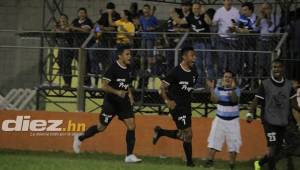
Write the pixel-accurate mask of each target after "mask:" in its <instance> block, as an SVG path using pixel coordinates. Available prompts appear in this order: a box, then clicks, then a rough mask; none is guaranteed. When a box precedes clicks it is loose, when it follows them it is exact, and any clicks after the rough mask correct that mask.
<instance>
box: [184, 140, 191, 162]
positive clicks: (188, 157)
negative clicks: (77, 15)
mask: <svg viewBox="0 0 300 170" xmlns="http://www.w3.org/2000/svg"><path fill="white" fill-rule="evenodd" d="M183 149H184V152H185V156H186V161H187V162H188V163H191V162H193V159H192V143H190V142H189V143H188V142H183Z"/></svg>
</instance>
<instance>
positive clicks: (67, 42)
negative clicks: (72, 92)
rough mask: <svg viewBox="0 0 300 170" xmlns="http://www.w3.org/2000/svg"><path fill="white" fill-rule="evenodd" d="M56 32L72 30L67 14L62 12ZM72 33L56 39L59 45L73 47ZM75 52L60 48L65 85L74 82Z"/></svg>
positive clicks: (60, 65) (68, 85)
mask: <svg viewBox="0 0 300 170" xmlns="http://www.w3.org/2000/svg"><path fill="white" fill-rule="evenodd" d="M54 31H55V32H62V33H68V32H70V24H69V18H68V16H67V15H65V14H61V15H60V17H59V22H58V23H57V25H56V26H55V28H54ZM68 36H70V34H67V35H59V36H58V37H57V38H56V40H57V44H58V46H59V47H72V45H73V41H72V38H71V37H68ZM73 57H74V53H73V50H68V49H58V65H59V74H60V75H62V76H63V79H64V83H65V84H64V87H71V83H72V61H73Z"/></svg>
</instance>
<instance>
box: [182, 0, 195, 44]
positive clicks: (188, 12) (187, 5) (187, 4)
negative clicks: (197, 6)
mask: <svg viewBox="0 0 300 170" xmlns="http://www.w3.org/2000/svg"><path fill="white" fill-rule="evenodd" d="M192 6H193V4H192V3H191V1H190V0H185V1H184V2H183V3H182V4H181V11H182V13H183V17H184V18H189V17H191V16H192V15H193V12H192ZM180 27H181V28H183V29H187V30H189V29H190V25H189V24H188V23H186V24H181V26H180ZM185 45H188V44H185Z"/></svg>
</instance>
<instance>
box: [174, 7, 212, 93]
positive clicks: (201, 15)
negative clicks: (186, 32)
mask: <svg viewBox="0 0 300 170" xmlns="http://www.w3.org/2000/svg"><path fill="white" fill-rule="evenodd" d="M192 12H193V15H189V16H187V17H185V18H183V19H180V18H173V19H174V21H175V22H176V23H179V24H181V25H182V24H189V25H190V31H191V32H193V33H192V34H191V36H190V38H189V39H190V40H191V41H192V44H193V47H194V48H195V49H197V50H200V49H211V45H210V38H209V36H207V35H203V34H198V33H209V32H210V28H209V26H210V25H211V24H212V21H211V19H210V17H209V16H208V15H207V14H206V11H205V9H204V6H203V5H201V4H200V3H194V4H193V6H192ZM196 53H197V59H196V66H197V72H198V75H199V79H198V80H197V83H196V87H197V88H201V87H203V86H204V83H205V81H204V78H205V72H206V71H205V68H207V74H208V78H209V79H213V78H214V77H215V71H214V66H213V62H212V56H211V53H210V52H203V51H197V52H196Z"/></svg>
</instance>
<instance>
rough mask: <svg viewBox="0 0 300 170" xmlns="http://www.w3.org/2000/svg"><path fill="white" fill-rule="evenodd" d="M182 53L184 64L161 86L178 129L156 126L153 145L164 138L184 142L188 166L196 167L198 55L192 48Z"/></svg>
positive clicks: (163, 96)
mask: <svg viewBox="0 0 300 170" xmlns="http://www.w3.org/2000/svg"><path fill="white" fill-rule="evenodd" d="M181 52H182V62H181V63H180V65H178V66H177V67H175V68H174V69H172V70H171V71H170V72H169V73H168V74H167V76H166V77H165V78H164V79H163V80H162V85H161V96H162V98H163V99H164V101H165V103H166V105H167V107H168V108H169V110H170V113H171V115H172V118H173V120H174V122H175V124H176V127H177V129H175V130H166V129H162V128H161V127H159V126H156V127H155V129H154V135H153V144H156V143H157V141H158V139H159V138H160V137H162V136H166V137H169V138H173V139H178V140H182V141H183V148H184V152H185V155H186V160H187V162H186V165H187V166H190V167H193V166H195V165H194V163H193V160H192V127H191V125H192V119H191V117H192V110H191V92H192V90H193V87H194V85H195V82H196V78H197V72H196V69H194V67H193V65H194V63H195V61H196V53H195V51H194V49H193V48H192V47H185V48H183V49H182V51H181Z"/></svg>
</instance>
